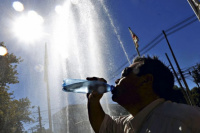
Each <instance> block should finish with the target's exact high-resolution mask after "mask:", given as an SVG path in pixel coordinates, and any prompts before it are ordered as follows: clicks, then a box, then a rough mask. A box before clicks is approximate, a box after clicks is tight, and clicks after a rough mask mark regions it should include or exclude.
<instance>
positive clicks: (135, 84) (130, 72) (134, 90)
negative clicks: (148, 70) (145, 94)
mask: <svg viewBox="0 0 200 133" xmlns="http://www.w3.org/2000/svg"><path fill="white" fill-rule="evenodd" d="M142 64H143V62H136V63H133V64H132V65H130V66H129V67H128V68H126V70H124V71H123V72H122V77H121V78H120V79H118V80H116V81H115V83H116V86H115V89H114V90H113V91H112V93H113V96H112V99H113V101H115V102H117V103H119V104H120V105H126V104H134V103H138V102H139V101H141V100H142V97H141V93H142V90H140V88H141V84H142V83H143V81H144V79H143V76H140V77H139V76H137V75H136V74H138V73H139V71H140V69H139V68H140V66H141V65H142Z"/></svg>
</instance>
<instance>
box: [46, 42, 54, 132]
mask: <svg viewBox="0 0 200 133" xmlns="http://www.w3.org/2000/svg"><path fill="white" fill-rule="evenodd" d="M44 62H45V65H44V66H45V67H44V80H45V82H46V85H47V103H48V117H49V130H50V133H52V120H51V102H50V94H49V80H48V56H47V44H46V43H45V59H44Z"/></svg>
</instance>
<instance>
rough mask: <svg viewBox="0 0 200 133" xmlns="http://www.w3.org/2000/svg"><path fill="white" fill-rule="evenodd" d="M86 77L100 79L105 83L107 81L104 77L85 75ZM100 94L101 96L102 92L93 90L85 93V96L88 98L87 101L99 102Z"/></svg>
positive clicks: (92, 79)
mask: <svg viewBox="0 0 200 133" xmlns="http://www.w3.org/2000/svg"><path fill="white" fill-rule="evenodd" d="M86 79H87V80H90V81H94V80H96V81H102V82H105V83H107V81H106V80H105V79H104V78H97V77H87V78H86ZM102 96H103V94H99V93H97V92H95V91H93V92H92V93H87V98H88V101H89V102H99V101H100V99H101V98H102Z"/></svg>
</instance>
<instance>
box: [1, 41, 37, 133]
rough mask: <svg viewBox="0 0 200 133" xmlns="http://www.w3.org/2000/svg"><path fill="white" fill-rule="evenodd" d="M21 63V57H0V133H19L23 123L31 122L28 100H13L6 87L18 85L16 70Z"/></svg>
mask: <svg viewBox="0 0 200 133" xmlns="http://www.w3.org/2000/svg"><path fill="white" fill-rule="evenodd" d="M0 44H3V42H1V43H0ZM22 61H23V60H22V59H21V57H19V58H17V57H16V56H15V55H14V54H13V53H11V54H9V53H8V54H7V55H5V56H0V133H14V132H17V133H21V132H22V131H23V123H27V122H32V121H33V119H32V118H31V117H30V114H31V112H30V110H29V109H31V107H30V104H31V103H30V101H29V99H28V98H22V99H19V100H16V99H14V98H13V97H14V95H13V92H10V91H9V88H10V87H9V86H8V85H9V84H16V83H19V81H18V77H17V75H18V72H17V70H16V69H17V66H18V64H19V63H20V62H22Z"/></svg>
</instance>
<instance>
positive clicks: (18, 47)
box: [0, 0, 200, 117]
mask: <svg viewBox="0 0 200 133" xmlns="http://www.w3.org/2000/svg"><path fill="white" fill-rule="evenodd" d="M13 2H14V1H12V0H10V1H7V0H1V4H0V8H1V10H2V11H1V14H0V19H1V20H0V29H1V31H0V41H4V42H5V44H6V46H7V48H8V51H9V52H10V53H14V54H16V55H17V56H21V57H22V59H24V61H23V62H22V63H20V65H19V66H18V72H19V82H20V83H19V84H16V85H12V86H11V90H12V91H14V92H15V93H14V95H15V97H16V98H17V99H19V98H23V97H28V98H29V99H30V100H31V102H32V105H36V106H41V110H44V113H47V112H45V110H47V104H46V85H45V82H44V80H43V77H44V74H43V69H44V52H45V49H44V44H45V42H46V43H47V45H48V58H49V63H48V65H49V82H50V83H49V84H50V93H51V99H52V101H51V105H52V109H53V112H56V111H57V110H59V109H61V108H62V107H63V106H66V104H73V103H76V104H78V103H85V101H86V99H85V95H83V94H72V93H70V94H67V93H64V92H63V91H62V87H61V85H62V80H63V79H64V78H83V79H85V78H86V77H87V76H99V77H104V78H106V79H108V81H109V83H110V84H114V79H116V78H117V77H119V76H120V73H121V71H122V69H123V68H125V67H126V66H128V65H129V63H128V60H130V61H132V60H133V55H136V54H137V53H136V51H135V48H134V44H133V40H132V38H131V36H130V33H129V31H128V27H131V29H132V30H133V32H135V33H136V35H137V36H138V37H139V40H140V41H139V51H141V50H142V49H143V48H144V47H147V46H148V47H147V48H146V49H145V50H143V51H141V55H147V54H149V55H151V56H152V55H156V56H159V58H160V59H161V60H162V61H163V62H165V63H166V64H167V65H169V63H168V61H167V59H166V57H165V53H167V54H168V56H169V57H170V59H171V61H172V63H173V65H174V67H175V68H176V65H175V63H174V61H173V58H172V55H171V53H170V51H169V48H168V45H167V42H166V40H165V39H162V38H163V37H164V35H163V34H162V30H166V33H167V34H169V33H170V32H171V31H174V32H173V33H172V34H170V35H168V39H169V42H170V44H171V46H172V48H173V50H174V53H175V56H176V57H177V60H178V62H179V64H180V67H181V68H182V69H185V68H188V67H190V66H193V65H195V64H196V63H199V62H200V52H199V49H200V46H199V42H200V37H199V35H200V30H199V29H200V23H199V21H198V20H197V18H196V16H195V15H194V12H193V10H192V9H191V7H190V5H189V4H188V2H187V0H168V1H166V0H159V1H158V0H151V1H149V0H127V1H124V0H118V1H116V0H109V1H108V0H107V1H106V0H97V1H95V0H90V1H87V2H85V1H83V0H77V1H76V0H71V1H70V0H66V1H63V0H58V1H54V0H43V1H39V0H29V1H26V0H21V2H22V3H23V4H24V8H25V10H24V11H23V12H17V11H15V10H14V9H13V7H12V3H13ZM56 5H60V6H62V7H63V14H64V16H62V15H63V14H62V15H58V14H57V13H56V12H55V10H54V9H55V7H56ZM29 10H34V11H36V12H37V13H38V14H39V15H41V16H42V17H43V19H44V23H43V26H44V32H45V36H43V37H41V38H40V39H38V40H35V41H34V42H28V43H27V42H23V41H22V40H20V39H19V38H17V37H16V36H15V35H14V34H13V32H12V24H13V23H14V21H15V19H16V18H17V17H20V16H21V15H25V14H27V12H28V11H29ZM190 16H192V17H191V19H188V21H186V22H185V23H182V25H177V26H176V27H175V28H173V29H172V30H170V31H167V30H168V29H169V28H171V27H173V26H174V25H176V24H178V23H180V22H182V21H184V20H185V19H187V18H188V17H190ZM193 20H194V22H191V21H193ZM189 22H191V23H189ZM187 23H189V24H187ZM185 24H186V25H185ZM181 26H182V27H181ZM178 28H180V29H179V30H177V31H176V29H178ZM60 34H62V36H59V35H60ZM160 34H161V35H160ZM159 35H160V36H159ZM158 36H159V38H158V39H157V40H156V41H158V40H160V39H161V40H160V41H159V43H157V44H156V45H155V46H154V47H153V48H152V49H150V50H147V49H148V48H149V47H151V46H152V45H154V44H155V42H156V41H155V42H153V43H150V42H151V41H152V40H154V39H155V38H156V37H158ZM146 50H147V51H146ZM145 51H146V52H145ZM127 57H128V59H127ZM176 70H177V69H176ZM112 75H117V77H116V78H114V79H111V77H112ZM109 79H111V80H109ZM187 82H188V84H189V86H190V88H192V87H194V86H195V84H194V83H193V82H192V81H191V78H189V79H187ZM108 97H109V95H108ZM69 99H70V100H69ZM44 117H46V116H45V115H44Z"/></svg>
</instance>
